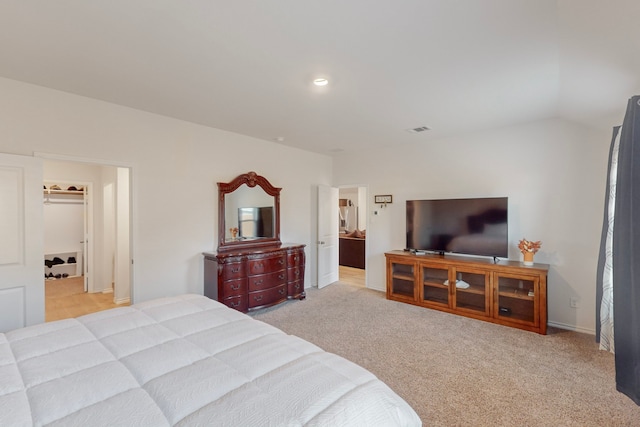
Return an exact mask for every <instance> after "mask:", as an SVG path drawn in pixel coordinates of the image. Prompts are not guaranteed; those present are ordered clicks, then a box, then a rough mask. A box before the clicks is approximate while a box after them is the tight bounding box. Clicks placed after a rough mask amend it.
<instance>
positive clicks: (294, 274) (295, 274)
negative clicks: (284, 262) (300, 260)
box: [287, 267, 304, 282]
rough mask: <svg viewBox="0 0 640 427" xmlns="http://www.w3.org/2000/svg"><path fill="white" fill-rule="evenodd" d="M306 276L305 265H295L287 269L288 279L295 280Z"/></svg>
mask: <svg viewBox="0 0 640 427" xmlns="http://www.w3.org/2000/svg"><path fill="white" fill-rule="evenodd" d="M303 277H304V267H293V268H288V269H287V281H289V282H293V281H294V280H300V279H302V278H303Z"/></svg>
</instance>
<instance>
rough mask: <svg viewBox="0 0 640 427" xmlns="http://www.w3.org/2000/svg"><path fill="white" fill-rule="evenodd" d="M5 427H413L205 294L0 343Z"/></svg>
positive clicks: (400, 413)
mask: <svg viewBox="0 0 640 427" xmlns="http://www.w3.org/2000/svg"><path fill="white" fill-rule="evenodd" d="M0 425H1V426H31V425H36V426H117V425H123V426H125V425H126V426H134V425H135V426H191V425H208V426H210V425H214V426H234V427H236V426H385V427H389V426H419V425H421V421H420V419H419V418H418V416H417V415H416V413H415V412H414V411H413V409H411V407H410V406H409V405H408V404H407V403H406V402H405V401H404V400H402V399H401V398H400V397H399V396H398V395H397V394H395V393H394V392H393V391H392V390H391V389H390V388H389V387H388V386H387V385H385V384H384V383H383V382H381V381H380V380H378V379H377V378H376V377H375V376H374V375H373V374H372V373H370V372H369V371H367V370H365V369H364V368H362V367H360V366H358V365H356V364H354V363H352V362H349V361H348V360H346V359H344V358H341V357H339V356H337V355H335V354H331V353H328V352H325V351H323V350H321V349H320V348H318V347H316V346H315V345H313V344H311V343H309V342H307V341H304V340H302V339H300V338H298V337H295V336H291V335H287V334H285V333H284V332H282V331H280V330H279V329H276V328H274V327H272V326H270V325H267V324H266V323H263V322H260V321H257V320H255V319H252V318H251V317H249V316H247V315H245V314H242V313H240V312H238V311H235V310H232V309H229V308H227V307H226V306H224V305H222V304H220V303H218V302H216V301H213V300H210V299H208V298H205V297H203V296H201V295H181V296H177V297H171V298H163V299H157V300H152V301H148V302H144V303H141V304H136V305H132V306H129V307H121V308H115V309H112V310H107V311H102V312H98V313H93V314H90V315H87V316H83V317H79V318H76V319H66V320H60V321H56V322H51V323H44V324H40V325H35V326H31V327H27V328H22V329H17V330H14V331H11V332H8V333H5V334H0Z"/></svg>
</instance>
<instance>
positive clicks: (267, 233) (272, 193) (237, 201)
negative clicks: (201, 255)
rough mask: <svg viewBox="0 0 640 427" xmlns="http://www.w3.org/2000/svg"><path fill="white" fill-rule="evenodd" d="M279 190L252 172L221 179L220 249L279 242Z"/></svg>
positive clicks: (219, 196)
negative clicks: (224, 180)
mask: <svg viewBox="0 0 640 427" xmlns="http://www.w3.org/2000/svg"><path fill="white" fill-rule="evenodd" d="M280 190H281V188H277V187H274V186H273V185H271V183H270V182H269V181H268V180H267V179H266V178H265V177H263V176H260V175H258V174H256V173H255V172H249V173H246V174H242V175H239V176H237V177H236V178H235V179H234V180H233V181H231V182H219V183H218V251H219V252H224V251H231V250H236V249H243V248H248V247H256V246H267V245H269V246H272V245H280V243H281V242H280Z"/></svg>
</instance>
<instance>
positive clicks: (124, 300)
mask: <svg viewBox="0 0 640 427" xmlns="http://www.w3.org/2000/svg"><path fill="white" fill-rule="evenodd" d="M114 302H115V303H116V304H131V298H120V299H117V300H115V301H114Z"/></svg>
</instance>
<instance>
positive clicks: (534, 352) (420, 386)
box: [252, 282, 640, 426]
mask: <svg viewBox="0 0 640 427" xmlns="http://www.w3.org/2000/svg"><path fill="white" fill-rule="evenodd" d="M252 316H253V317H254V318H256V319H258V320H262V321H264V322H266V323H269V324H272V325H274V326H276V327H278V328H280V329H282V330H284V331H285V332H287V333H289V334H293V335H297V336H299V337H301V338H304V339H306V340H308V341H310V342H312V343H314V344H316V345H318V346H319V347H321V348H323V349H324V350H326V351H329V352H332V353H336V354H338V355H340V356H343V357H345V358H347V359H349V360H351V361H353V362H356V363H358V364H359V365H361V366H364V367H365V368H367V369H369V370H370V371H372V372H373V373H374V374H375V375H377V376H378V377H379V378H380V379H381V380H383V381H384V382H386V383H387V384H388V385H389V386H390V387H391V388H392V389H394V390H395V391H396V393H398V394H399V395H400V396H402V397H403V398H404V399H405V400H406V401H407V402H408V403H409V404H410V405H411V406H412V407H413V408H414V409H415V410H416V412H417V413H418V415H420V417H421V418H422V420H423V423H424V425H425V426H427V425H428V426H640V407H638V406H637V405H636V404H635V403H633V402H632V401H631V400H630V399H629V398H627V397H626V396H624V395H623V394H620V393H618V392H617V391H616V389H615V371H614V357H613V355H612V354H610V353H607V352H604V351H600V350H598V346H597V344H596V343H595V342H594V337H593V336H591V335H585V334H580V333H576V332H569V331H564V330H560V329H555V328H549V333H548V335H544V336H543V335H538V334H535V333H532V332H526V331H521V330H517V329H512V328H508V327H505V326H500V325H494V324H491V323H487V322H483V321H479V320H473V319H467V318H464V317H460V316H455V315H451V314H448V313H442V312H439V311H435V310H429V309H425V308H422V307H415V306H411V305H408V304H403V303H399V302H395V301H388V300H386V298H385V295H384V293H382V292H377V291H373V290H369V289H366V288H362V287H358V286H351V285H347V284H343V283H340V282H338V283H335V284H332V285H330V286H328V287H326V288H324V289H321V290H318V289H316V288H311V289H308V290H307V299H306V300H304V301H290V302H287V303H285V304H281V305H280V306H276V307H272V308H269V309H266V310H262V311H260V312H258V313H253V314H252Z"/></svg>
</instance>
